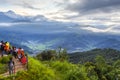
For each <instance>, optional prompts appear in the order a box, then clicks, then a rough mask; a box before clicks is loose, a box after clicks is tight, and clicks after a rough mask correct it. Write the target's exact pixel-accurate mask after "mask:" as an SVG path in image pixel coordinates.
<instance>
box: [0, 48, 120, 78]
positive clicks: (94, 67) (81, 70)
mask: <svg viewBox="0 0 120 80" xmlns="http://www.w3.org/2000/svg"><path fill="white" fill-rule="evenodd" d="M48 53H49V54H48ZM56 53H57V52H56V51H53V50H50V51H43V52H42V54H38V55H37V56H36V57H29V58H28V70H21V71H19V72H17V74H16V75H13V76H9V77H4V76H0V80H120V60H119V51H116V50H113V49H95V50H92V51H87V52H83V53H75V55H74V56H73V54H70V59H72V60H75V57H76V56H77V59H81V58H82V57H83V60H86V61H90V62H85V61H83V62H84V63H82V64H73V63H71V62H69V61H68V58H66V57H64V56H65V53H66V51H65V50H63V52H60V53H59V56H56V58H55V55H56ZM85 53H86V54H85ZM113 53H114V54H116V55H115V56H114V54H113ZM80 54H82V55H83V56H82V55H80ZM97 54H99V55H102V56H105V58H103V57H102V56H97ZM57 55H58V54H57ZM79 55H80V56H79ZM109 55H111V56H109ZM45 56H46V57H47V58H46V57H45ZM39 57H40V58H39ZM86 58H87V59H86ZM105 59H107V61H106V60H105ZM109 59H110V60H112V62H111V64H108V60H109ZM116 60H117V61H116ZM4 61H5V62H4ZM6 61H7V60H6V59H5V60H2V59H1V61H0V63H1V64H3V63H6ZM78 62H79V61H78ZM1 70H2V69H1V68H0V71H1Z"/></svg>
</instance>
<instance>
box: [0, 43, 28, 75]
mask: <svg viewBox="0 0 120 80" xmlns="http://www.w3.org/2000/svg"><path fill="white" fill-rule="evenodd" d="M0 53H1V56H4V55H9V54H11V55H12V56H13V57H14V58H16V59H19V61H20V62H21V63H22V64H23V65H24V64H26V63H27V62H28V60H27V59H28V58H27V54H26V55H25V54H24V49H23V48H16V47H15V46H11V45H10V43H9V42H4V41H1V42H0ZM8 66H9V73H10V74H12V73H13V68H14V66H15V63H14V61H13V59H12V58H10V61H9V62H8Z"/></svg>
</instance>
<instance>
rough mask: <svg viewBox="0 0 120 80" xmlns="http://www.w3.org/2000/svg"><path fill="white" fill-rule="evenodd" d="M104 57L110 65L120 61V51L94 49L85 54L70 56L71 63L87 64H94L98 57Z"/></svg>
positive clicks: (77, 53)
mask: <svg viewBox="0 0 120 80" xmlns="http://www.w3.org/2000/svg"><path fill="white" fill-rule="evenodd" d="M98 55H100V56H103V57H104V58H105V60H106V61H107V62H108V63H111V62H113V61H116V60H119V59H120V51H118V50H115V49H93V50H90V51H85V52H75V53H71V54H69V57H70V62H73V63H85V62H88V61H89V62H94V59H95V57H96V56H98Z"/></svg>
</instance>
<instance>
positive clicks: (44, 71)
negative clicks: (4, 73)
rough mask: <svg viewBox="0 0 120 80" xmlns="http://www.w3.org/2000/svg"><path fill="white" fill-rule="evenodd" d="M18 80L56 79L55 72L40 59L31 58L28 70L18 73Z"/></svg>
mask: <svg viewBox="0 0 120 80" xmlns="http://www.w3.org/2000/svg"><path fill="white" fill-rule="evenodd" d="M16 80H56V78H55V73H54V71H52V70H51V69H49V68H48V67H46V66H44V65H42V64H41V63H40V62H39V61H37V60H35V59H33V58H29V69H28V71H22V72H19V73H18V74H17V77H16Z"/></svg>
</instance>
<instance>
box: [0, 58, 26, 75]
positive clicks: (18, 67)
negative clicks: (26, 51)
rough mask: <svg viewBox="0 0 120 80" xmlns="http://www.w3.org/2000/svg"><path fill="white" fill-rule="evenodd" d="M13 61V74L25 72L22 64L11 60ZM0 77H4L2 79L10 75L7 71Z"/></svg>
mask: <svg viewBox="0 0 120 80" xmlns="http://www.w3.org/2000/svg"><path fill="white" fill-rule="evenodd" d="M13 60H14V62H15V74H16V73H17V72H18V71H21V70H26V67H25V65H22V63H21V62H20V61H19V60H18V59H15V58H13ZM0 75H1V76H4V77H7V76H10V75H9V71H7V72H6V73H4V74H0Z"/></svg>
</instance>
